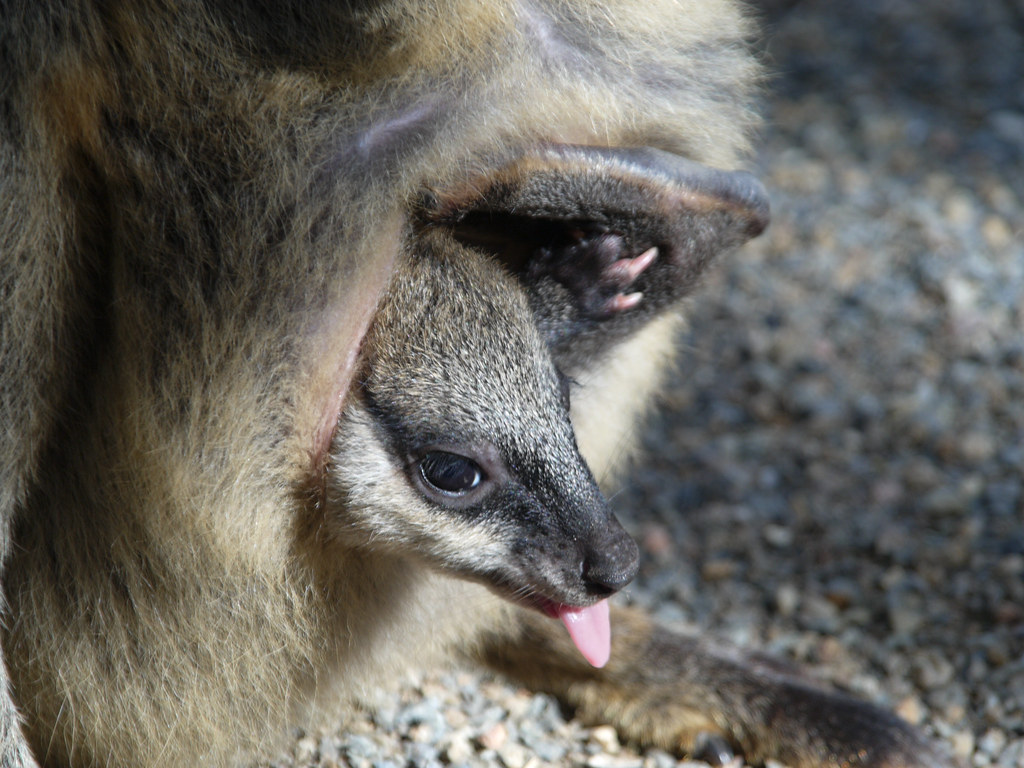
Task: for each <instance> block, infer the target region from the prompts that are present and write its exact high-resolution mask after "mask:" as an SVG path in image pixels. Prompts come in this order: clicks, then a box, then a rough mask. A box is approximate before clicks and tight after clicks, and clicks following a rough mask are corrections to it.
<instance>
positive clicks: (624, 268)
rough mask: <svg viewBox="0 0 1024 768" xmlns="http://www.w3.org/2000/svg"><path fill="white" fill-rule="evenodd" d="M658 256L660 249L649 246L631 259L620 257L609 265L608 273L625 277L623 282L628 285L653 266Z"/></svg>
mask: <svg viewBox="0 0 1024 768" xmlns="http://www.w3.org/2000/svg"><path fill="white" fill-rule="evenodd" d="M656 258H658V249H657V248H648V249H647V250H646V251H644V252H643V253H641V254H640V255H639V256H635V257H633V258H631V259H619V260H618V261H616V262H615V263H613V264H612V265H611V266H610V267H608V273H609V274H610V275H613V276H614V277H618V278H623V282H624V283H626V284H627V285H628V284H629V283H632V282H633V281H634V280H636V279H637V278H638V277H639V276H640V273H641V272H643V271H644V270H645V269H647V268H648V267H649V266H651V264H652V263H653V262H654V260H655V259H656Z"/></svg>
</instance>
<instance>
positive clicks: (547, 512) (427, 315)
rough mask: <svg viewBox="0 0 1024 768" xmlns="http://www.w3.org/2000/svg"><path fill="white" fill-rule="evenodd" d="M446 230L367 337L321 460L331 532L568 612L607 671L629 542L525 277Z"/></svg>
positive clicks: (424, 250)
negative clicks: (583, 447)
mask: <svg viewBox="0 0 1024 768" xmlns="http://www.w3.org/2000/svg"><path fill="white" fill-rule="evenodd" d="M447 239H448V236H447V235H442V234H435V235H433V236H431V237H430V238H428V239H426V240H425V242H424V243H423V245H422V246H421V248H420V249H419V250H418V251H417V252H416V253H415V254H412V255H411V256H410V257H408V259H407V261H405V262H404V263H402V264H400V265H399V267H398V268H397V270H396V272H395V275H394V277H393V279H392V282H391V284H390V286H389V288H388V290H387V292H386V293H385V296H384V299H383V303H382V305H381V307H380V308H379V310H378V313H377V315H376V318H375V320H374V322H373V325H372V326H371V327H370V330H369V332H368V334H367V336H366V339H365V340H364V344H363V352H362V355H363V363H362V368H361V372H360V374H359V376H358V377H357V380H358V382H359V384H358V386H357V388H356V389H355V390H354V391H353V392H352V393H350V398H351V399H350V402H349V404H348V405H347V407H346V409H345V412H344V414H343V417H342V422H341V424H340V425H339V426H340V428H339V429H338V431H337V434H336V438H335V442H334V445H333V449H332V455H331V464H330V468H329V470H328V472H329V477H330V483H331V491H332V493H333V500H332V501H333V503H332V504H331V506H332V507H333V508H334V509H336V510H338V517H337V518H336V519H334V524H335V525H336V531H333V533H334V534H335V535H336V536H337V537H338V538H339V539H341V540H343V541H344V542H345V543H346V544H347V545H349V546H353V545H356V546H359V545H361V544H362V545H365V546H367V547H370V548H374V547H382V548H386V549H388V550H389V551H391V552H393V553H398V554H407V555H409V556H410V557H413V558H414V559H417V560H426V561H428V562H429V563H430V564H431V565H432V566H434V567H436V568H438V569H441V570H443V571H445V572H448V573H451V574H455V575H458V576H461V577H464V578H468V579H470V580H474V581H478V582H481V583H483V584H485V585H487V586H488V587H490V588H491V589H492V590H494V591H495V592H497V593H499V594H500V595H502V596H503V597H505V598H508V599H510V600H512V601H514V602H517V603H520V604H522V605H525V606H528V607H531V608H535V609H537V610H538V611H541V612H543V613H546V614H548V615H549V616H552V617H558V618H561V619H562V621H563V622H564V623H565V624H566V626H567V628H568V629H569V632H570V635H571V636H572V638H573V640H574V642H575V643H576V645H577V647H578V648H579V650H580V651H581V652H582V653H583V654H584V656H585V657H586V658H587V659H588V660H589V661H591V662H592V663H593V664H595V665H596V666H601V665H603V664H604V663H605V662H606V661H607V659H608V653H609V638H608V609H607V606H606V604H605V603H604V599H605V598H606V597H608V596H609V595H611V594H612V593H614V592H616V591H618V590H619V589H620V588H622V587H623V586H624V585H626V584H627V583H628V582H629V581H630V580H631V579H632V578H633V576H634V575H635V573H636V568H637V547H636V544H635V543H634V542H633V540H632V539H631V538H630V537H629V535H628V534H627V533H626V532H625V530H623V528H622V526H621V525H620V524H619V523H618V521H617V520H616V519H615V517H614V516H613V515H612V513H611V511H610V510H609V508H608V505H607V503H606V502H605V499H604V497H603V496H602V494H601V491H600V490H599V489H598V487H597V484H596V482H595V481H594V478H593V476H592V474H591V472H590V470H589V469H588V467H587V465H586V463H585V461H584V460H583V458H582V457H581V456H580V453H579V450H578V449H577V447H576V440H575V437H574V434H573V428H572V424H571V423H570V419H569V396H570V395H569V393H570V389H571V385H570V382H569V380H568V379H567V378H566V376H565V375H564V374H562V373H561V372H560V371H559V370H558V369H557V368H556V366H555V365H554V363H553V362H552V359H551V355H550V353H549V351H548V347H547V345H546V343H545V341H544V340H543V339H542V338H541V335H540V333H539V332H538V330H537V328H536V326H535V323H534V316H533V314H532V312H531V308H530V305H529V301H528V298H527V296H526V293H525V291H524V290H523V287H522V285H521V284H520V283H519V282H518V281H517V280H516V279H515V278H514V277H512V276H511V275H509V274H508V273H507V272H506V270H505V269H504V268H503V267H502V266H500V265H499V264H498V263H496V262H494V261H493V260H491V259H489V258H488V257H486V256H482V255H480V254H478V253H476V252H475V251H473V250H471V249H468V248H461V247H460V246H458V245H457V244H454V243H451V242H447ZM441 241H445V242H441ZM328 525H331V522H330V520H329V522H328Z"/></svg>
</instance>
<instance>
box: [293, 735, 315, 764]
mask: <svg viewBox="0 0 1024 768" xmlns="http://www.w3.org/2000/svg"><path fill="white" fill-rule="evenodd" d="M315 759H316V742H315V741H314V740H313V739H312V738H310V737H309V736H305V737H303V738H301V739H299V740H298V741H297V742H296V743H295V762H297V763H311V762H313V760H315Z"/></svg>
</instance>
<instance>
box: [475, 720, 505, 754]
mask: <svg viewBox="0 0 1024 768" xmlns="http://www.w3.org/2000/svg"><path fill="white" fill-rule="evenodd" d="M507 740H508V728H506V727H505V724H504V723H497V724H496V725H493V726H491V728H490V729H489V730H487V731H485V732H484V733H482V734H480V736H479V737H478V739H477V741H478V742H479V743H480V746H481V747H483V748H484V749H493V750H499V749H500V748H501V746H502V745H503V744H504V743H505V742H506V741H507Z"/></svg>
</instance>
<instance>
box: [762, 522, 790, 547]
mask: <svg viewBox="0 0 1024 768" xmlns="http://www.w3.org/2000/svg"><path fill="white" fill-rule="evenodd" d="M762 535H763V536H764V540H765V541H766V542H768V544H770V545H771V546H773V547H775V548H777V549H785V548H786V547H788V546H790V545H791V544H792V543H793V531H791V530H790V529H789V528H787V527H786V526H784V525H766V526H765V527H764V530H763V531H762Z"/></svg>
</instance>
